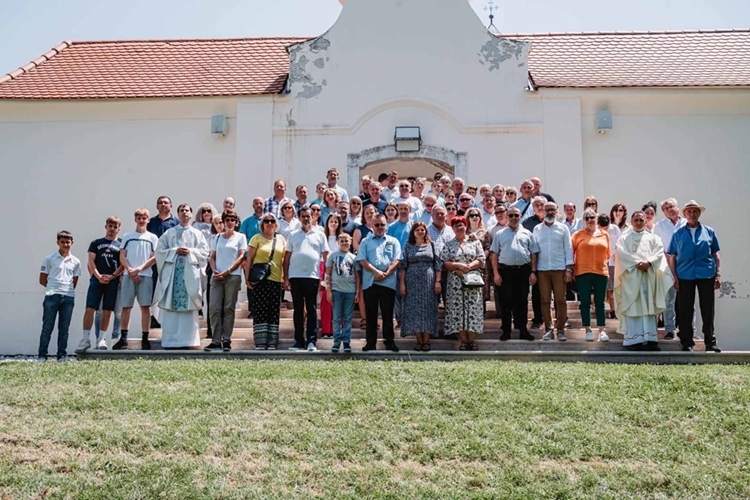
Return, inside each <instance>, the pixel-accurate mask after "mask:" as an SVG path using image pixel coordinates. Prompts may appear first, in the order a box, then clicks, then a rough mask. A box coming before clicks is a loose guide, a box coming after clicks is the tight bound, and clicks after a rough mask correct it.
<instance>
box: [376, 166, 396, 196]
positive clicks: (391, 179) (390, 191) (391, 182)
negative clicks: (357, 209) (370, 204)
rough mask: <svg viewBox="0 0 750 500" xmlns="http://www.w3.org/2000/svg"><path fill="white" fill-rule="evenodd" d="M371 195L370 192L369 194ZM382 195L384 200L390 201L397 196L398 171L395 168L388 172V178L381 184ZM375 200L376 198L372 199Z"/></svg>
mask: <svg viewBox="0 0 750 500" xmlns="http://www.w3.org/2000/svg"><path fill="white" fill-rule="evenodd" d="M370 196H372V194H370ZM383 196H385V199H386V201H388V202H390V201H392V200H393V199H394V198H396V197H397V196H398V172H396V171H395V170H394V171H392V172H391V173H390V174H388V178H387V179H386V181H385V185H384V186H383ZM373 201H377V200H373Z"/></svg>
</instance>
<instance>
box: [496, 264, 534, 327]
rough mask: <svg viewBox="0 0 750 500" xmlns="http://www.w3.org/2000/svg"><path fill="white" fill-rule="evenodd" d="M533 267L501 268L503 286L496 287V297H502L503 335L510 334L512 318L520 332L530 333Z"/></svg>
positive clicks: (528, 265)
mask: <svg viewBox="0 0 750 500" xmlns="http://www.w3.org/2000/svg"><path fill="white" fill-rule="evenodd" d="M530 275H531V265H530V264H527V265H525V266H501V267H500V277H501V278H502V280H503V285H502V286H499V287H498V286H496V287H495V296H498V295H499V296H500V297H501V306H502V314H503V333H510V331H511V318H512V319H513V324H515V327H516V328H517V329H518V330H519V331H520V332H528V331H529V330H528V327H527V323H528V310H529V276H530ZM540 307H541V306H540ZM540 315H541V313H540Z"/></svg>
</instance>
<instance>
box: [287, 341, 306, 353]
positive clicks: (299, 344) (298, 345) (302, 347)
mask: <svg viewBox="0 0 750 500" xmlns="http://www.w3.org/2000/svg"><path fill="white" fill-rule="evenodd" d="M289 350H290V351H303V350H305V344H304V343H302V342H295V343H294V345H293V346H292V347H290V348H289Z"/></svg>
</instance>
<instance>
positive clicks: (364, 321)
mask: <svg viewBox="0 0 750 500" xmlns="http://www.w3.org/2000/svg"><path fill="white" fill-rule="evenodd" d="M366 328H367V319H366V318H362V319H360V320H359V329H360V330H364V329H366Z"/></svg>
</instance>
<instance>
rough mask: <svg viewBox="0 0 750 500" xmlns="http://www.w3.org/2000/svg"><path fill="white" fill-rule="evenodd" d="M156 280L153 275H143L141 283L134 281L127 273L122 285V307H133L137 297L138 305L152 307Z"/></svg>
mask: <svg viewBox="0 0 750 500" xmlns="http://www.w3.org/2000/svg"><path fill="white" fill-rule="evenodd" d="M153 283H154V281H153V278H152V277H151V276H141V281H140V282H139V283H133V280H132V279H130V276H129V275H127V274H126V275H125V276H123V278H122V286H121V289H120V300H121V301H122V307H133V306H134V305H135V299H136V297H138V305H139V306H141V307H151V302H152V299H153V297H154V285H153Z"/></svg>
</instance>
